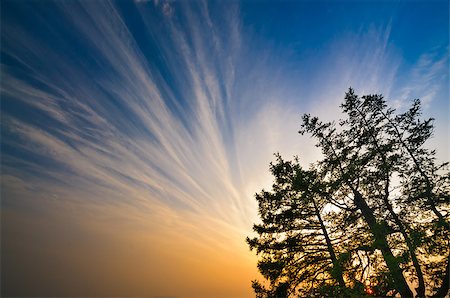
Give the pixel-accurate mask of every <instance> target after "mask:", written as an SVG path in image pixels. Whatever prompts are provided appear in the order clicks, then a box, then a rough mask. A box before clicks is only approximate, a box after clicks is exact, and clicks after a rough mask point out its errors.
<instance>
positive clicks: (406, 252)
mask: <svg viewBox="0 0 450 298" xmlns="http://www.w3.org/2000/svg"><path fill="white" fill-rule="evenodd" d="M341 108H342V111H343V113H344V114H345V115H346V117H345V118H344V119H342V120H340V121H339V122H338V125H336V123H335V122H327V123H323V122H321V121H319V119H318V118H317V117H312V116H310V115H304V116H303V123H302V127H301V130H300V133H302V134H304V133H308V134H310V135H311V136H312V137H313V138H315V139H316V140H317V147H319V148H321V149H322V153H323V159H322V160H320V161H319V162H317V163H316V164H315V165H314V166H312V168H311V169H310V170H308V171H305V170H303V169H302V168H301V167H300V166H299V165H298V162H297V161H294V162H285V161H283V160H282V159H281V157H279V156H278V163H277V164H275V165H273V164H272V165H271V171H272V174H273V175H274V176H275V184H274V186H273V190H272V192H264V191H263V192H262V193H261V194H259V195H257V196H256V198H257V200H258V203H259V211H260V216H261V219H262V224H260V225H255V231H256V232H257V233H258V237H255V238H254V239H248V240H247V241H248V242H249V244H250V247H251V248H256V249H257V252H258V253H259V254H261V255H262V256H263V259H262V260H261V261H260V264H259V269H260V271H261V273H263V276H265V277H266V278H267V276H266V275H265V270H266V267H264V265H262V264H263V263H264V262H266V261H267V262H271V261H276V262H278V264H279V267H277V268H279V272H280V274H279V275H276V276H274V277H275V278H272V277H271V278H269V281H270V285H269V286H270V287H269V289H267V292H268V293H270V292H271V291H273V289H274V288H276V287H277V285H278V284H280V283H287V285H288V287H287V289H288V291H287V292H286V294H287V295H286V296H288V295H289V294H298V293H301V291H303V286H306V285H312V286H310V287H312V288H311V289H310V291H311V293H312V292H314V293H316V294H317V295H319V296H320V295H321V296H327V295H324V293H325V292H323V291H324V289H325V288H326V289H327V290H328V291H331V292H328V293H329V294H330V293H334V294H339V295H344V294H345V295H353V294H355V295H358V293H359V294H360V292H358V291H361V290H360V289H361V287H362V288H363V289H364V288H366V293H367V294H374V295H379V296H381V295H394V294H395V293H399V294H400V296H401V297H413V296H414V294H413V292H415V293H416V297H425V295H426V294H433V293H434V295H441V296H443V295H445V293H447V291H448V287H449V285H448V279H449V273H448V272H449V250H448V247H449V240H448V239H449V232H450V231H449V197H450V173H449V172H448V171H447V172H446V171H445V167H446V166H447V164H446V163H444V164H441V165H438V164H437V162H436V160H435V158H434V155H435V151H433V150H429V149H427V148H426V147H425V146H424V144H425V142H426V141H427V140H428V139H429V138H430V137H431V135H432V129H433V125H432V123H433V119H427V120H421V119H420V115H421V112H420V101H419V100H415V101H414V103H413V105H412V107H411V108H410V109H409V110H407V111H406V112H405V113H401V114H397V115H396V114H395V110H394V109H389V108H388V107H387V105H386V101H385V100H384V99H383V97H382V96H381V95H367V96H362V97H359V96H357V95H356V94H355V93H354V91H353V90H352V89H350V90H349V91H348V92H347V93H346V96H345V101H344V103H343V104H342V105H341ZM287 177H290V178H289V179H288V178H287ZM280 183H281V184H280ZM287 190H289V191H287ZM299 198H302V199H301V200H300V201H299ZM300 202H301V203H300ZM314 205H316V208H313V209H311V206H312V207H314ZM285 206H289V208H288V209H286V208H287V207H285ZM283 208H284V209H286V210H289V212H288V213H283V212H282V210H284V209H283ZM296 208H297V209H298V210H296ZM310 211H313V212H310ZM305 212H306V213H305ZM268 214H273V215H274V214H284V215H283V216H282V217H277V216H272V217H270V220H269V218H268V217H267V215H268ZM307 214H309V215H312V217H307V216H306V215H307ZM314 220H315V222H314ZM302 221H306V222H309V223H311V226H314V227H316V229H317V230H315V231H314V233H316V234H317V237H315V238H314V237H313V238H311V239H309V238H303V237H302V235H308V233H309V230H308V229H305V228H304V227H303V226H298V225H295V224H294V223H297V222H302ZM314 224H315V225H314ZM275 227H278V228H275ZM280 227H283V228H286V227H289V228H290V229H291V230H294V231H295V232H293V231H291V230H289V233H287V231H286V230H283V229H280ZM280 233H285V234H286V233H287V234H289V235H291V234H292V233H294V234H295V235H296V236H295V237H293V238H290V237H287V236H286V235H284V236H282V237H280V235H279V234H280ZM268 239H271V240H270V241H269V240H268ZM273 239H276V243H277V246H270V245H266V244H268V243H272V242H271V241H274V240H273ZM361 239H364V241H363V242H362V241H361ZM300 240H301V241H302V242H301V246H298V241H300ZM296 241H297V242H296ZM307 241H308V242H307ZM287 244H289V247H302V249H303V247H305V246H311V247H314V248H315V249H316V248H319V247H325V248H326V249H325V250H322V251H320V252H321V253H320V254H319V255H317V258H318V259H320V260H321V261H323V262H328V263H327V266H325V265H324V266H323V267H320V268H316V267H317V266H320V263H318V262H315V263H314V264H311V263H310V261H309V260H307V258H305V257H302V258H300V260H303V261H300V262H297V263H292V262H291V263H290V262H287V261H286V260H291V259H292V258H293V257H292V256H290V255H289V254H296V255H299V256H302V253H303V250H300V251H295V253H294V252H292V251H289V253H288V252H287V251H284V250H281V249H278V247H283V245H287ZM274 256H276V257H274ZM285 258H287V259H285ZM325 260H327V261H325ZM269 267H270V266H269ZM298 268H302V269H301V270H303V271H307V272H310V271H317V270H319V269H322V271H323V272H324V274H323V279H321V280H320V281H319V282H318V281H317V280H315V279H314V278H315V277H314V278H313V277H310V276H308V274H306V275H305V274H303V275H299V274H294V275H292V274H290V275H289V274H287V275H284V272H290V273H292V272H296V270H299V269H298ZM332 281H333V282H334V283H333V282H332ZM408 282H409V284H414V285H415V286H416V287H415V288H414V289H411V288H410V285H409V284H408ZM254 285H256V287H255V289H256V288H257V287H258V286H259V289H264V287H262V286H261V285H260V284H257V283H255V284H254ZM358 289H359V290H358ZM413 290H414V291H413ZM321 291H322V292H321Z"/></svg>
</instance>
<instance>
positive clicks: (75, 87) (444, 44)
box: [0, 0, 450, 298]
mask: <svg viewBox="0 0 450 298" xmlns="http://www.w3.org/2000/svg"><path fill="white" fill-rule="evenodd" d="M0 47H1V78H0V79H1V293H2V296H58V297H67V296H70V297H86V296H89V297H102V296H103V297H105V296H108V297H111V296H114V297H127V296H133V297H179V298H180V297H184V298H190V297H192V298H194V297H197V298H202V297H209V298H216V297H217V298H228V297H230V298H231V297H233V298H240V297H242V298H244V297H251V296H252V289H251V280H252V279H258V278H261V277H260V276H259V275H258V272H257V268H256V261H257V258H256V256H255V254H254V252H251V251H250V250H249V249H248V246H247V245H246V243H245V237H246V236H251V235H252V224H253V223H255V222H257V221H258V214H257V204H256V201H255V199H254V193H256V192H259V191H260V190H261V189H262V188H263V187H266V188H267V187H269V186H270V184H271V177H270V175H269V171H268V167H269V163H270V162H271V161H273V160H274V156H273V154H274V153H275V152H280V153H281V155H282V156H284V157H285V158H288V159H289V158H290V157H292V156H294V155H298V156H299V157H300V160H301V162H302V163H303V164H304V165H308V164H309V163H312V162H314V161H316V160H317V159H318V158H320V152H319V151H318V149H317V148H315V147H314V142H313V140H312V139H310V138H309V137H307V136H300V135H299V134H298V130H299V128H300V124H301V115H302V114H304V113H311V114H314V115H317V116H319V117H321V118H322V119H325V120H337V119H339V117H340V110H339V104H340V103H341V102H342V101H343V98H344V95H345V92H346V91H347V90H348V88H349V87H353V88H354V89H355V90H356V93H357V94H361V95H362V94H373V93H381V94H383V95H384V96H385V98H386V100H387V102H388V104H389V105H390V106H392V107H395V108H397V109H398V111H402V110H405V109H407V108H408V106H409V105H410V104H411V102H412V100H413V99H415V98H420V99H421V100H422V103H423V108H424V111H423V115H424V117H433V118H435V132H434V136H433V138H432V140H431V141H430V143H429V146H430V147H432V148H436V149H437V157H438V159H439V160H441V161H448V160H450V135H449V130H448V127H449V125H450V123H449V115H450V100H449V2H448V1H445V0H443V1H438V0H437V1H338V0H334V1H300V0H299V1H234V0H233V1H197V0H192V1H166V0H154V1H146V0H136V1H131V0H130V1H126V0H123V1H117V2H109V1H31V0H22V1H12V0H4V1H2V2H1V46H0Z"/></svg>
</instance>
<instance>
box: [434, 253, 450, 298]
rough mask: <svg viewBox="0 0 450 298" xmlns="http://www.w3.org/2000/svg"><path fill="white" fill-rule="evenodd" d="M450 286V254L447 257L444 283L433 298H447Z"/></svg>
mask: <svg viewBox="0 0 450 298" xmlns="http://www.w3.org/2000/svg"><path fill="white" fill-rule="evenodd" d="M449 284H450V254H449V255H448V257H447V267H446V268H445V275H444V281H443V282H442V285H441V287H440V288H439V290H438V291H437V292H436V294H434V295H433V296H432V297H433V298H443V297H446V295H447V293H448V290H449Z"/></svg>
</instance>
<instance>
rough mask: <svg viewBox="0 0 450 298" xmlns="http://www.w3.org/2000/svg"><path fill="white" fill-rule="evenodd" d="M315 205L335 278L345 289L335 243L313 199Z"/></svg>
mask: <svg viewBox="0 0 450 298" xmlns="http://www.w3.org/2000/svg"><path fill="white" fill-rule="evenodd" d="M312 202H313V205H314V211H315V212H316V216H317V218H318V220H319V223H320V228H321V229H322V233H323V236H324V237H325V242H326V243H327V249H328V253H329V254H330V258H331V261H332V262H333V269H334V270H333V272H334V274H333V278H335V279H336V280H337V282H338V283H339V286H340V287H341V288H342V289H344V288H345V282H344V278H343V276H342V268H341V264H340V263H339V261H338V259H337V257H336V254H335V252H334V248H333V245H332V244H331V240H330V237H329V236H328V232H327V229H326V227H325V224H324V223H323V220H322V217H321V216H320V211H319V208H317V205H316V201H315V200H314V199H312Z"/></svg>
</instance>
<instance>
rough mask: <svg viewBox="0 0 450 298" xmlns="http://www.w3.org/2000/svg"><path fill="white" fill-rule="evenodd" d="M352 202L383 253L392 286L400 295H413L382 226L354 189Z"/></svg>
mask: <svg viewBox="0 0 450 298" xmlns="http://www.w3.org/2000/svg"><path fill="white" fill-rule="evenodd" d="M353 194H354V202H355V205H356V206H357V207H358V208H359V210H360V211H361V213H362V215H363V217H364V219H365V221H366V222H367V224H368V226H369V228H370V231H371V232H372V234H373V236H374V238H375V245H376V248H378V249H379V250H380V251H381V254H382V255H383V258H384V261H385V262H386V265H387V266H388V268H389V272H390V274H391V276H392V280H393V283H394V284H393V287H394V288H395V289H396V290H397V291H398V292H399V293H400V295H401V297H411V298H412V297H414V295H413V293H412V291H411V289H410V288H409V286H408V284H407V283H406V280H405V278H404V276H403V273H402V270H401V268H400V266H399V264H398V262H397V260H396V258H395V257H394V255H393V253H392V251H391V248H390V247H389V244H388V242H387V239H386V238H387V233H386V231H385V229H384V228H380V225H379V224H378V223H377V221H376V218H375V216H374V215H373V213H372V210H371V209H370V207H369V205H367V202H366V201H365V200H364V198H363V197H362V195H361V194H360V193H359V192H358V191H356V190H354V191H353Z"/></svg>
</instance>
